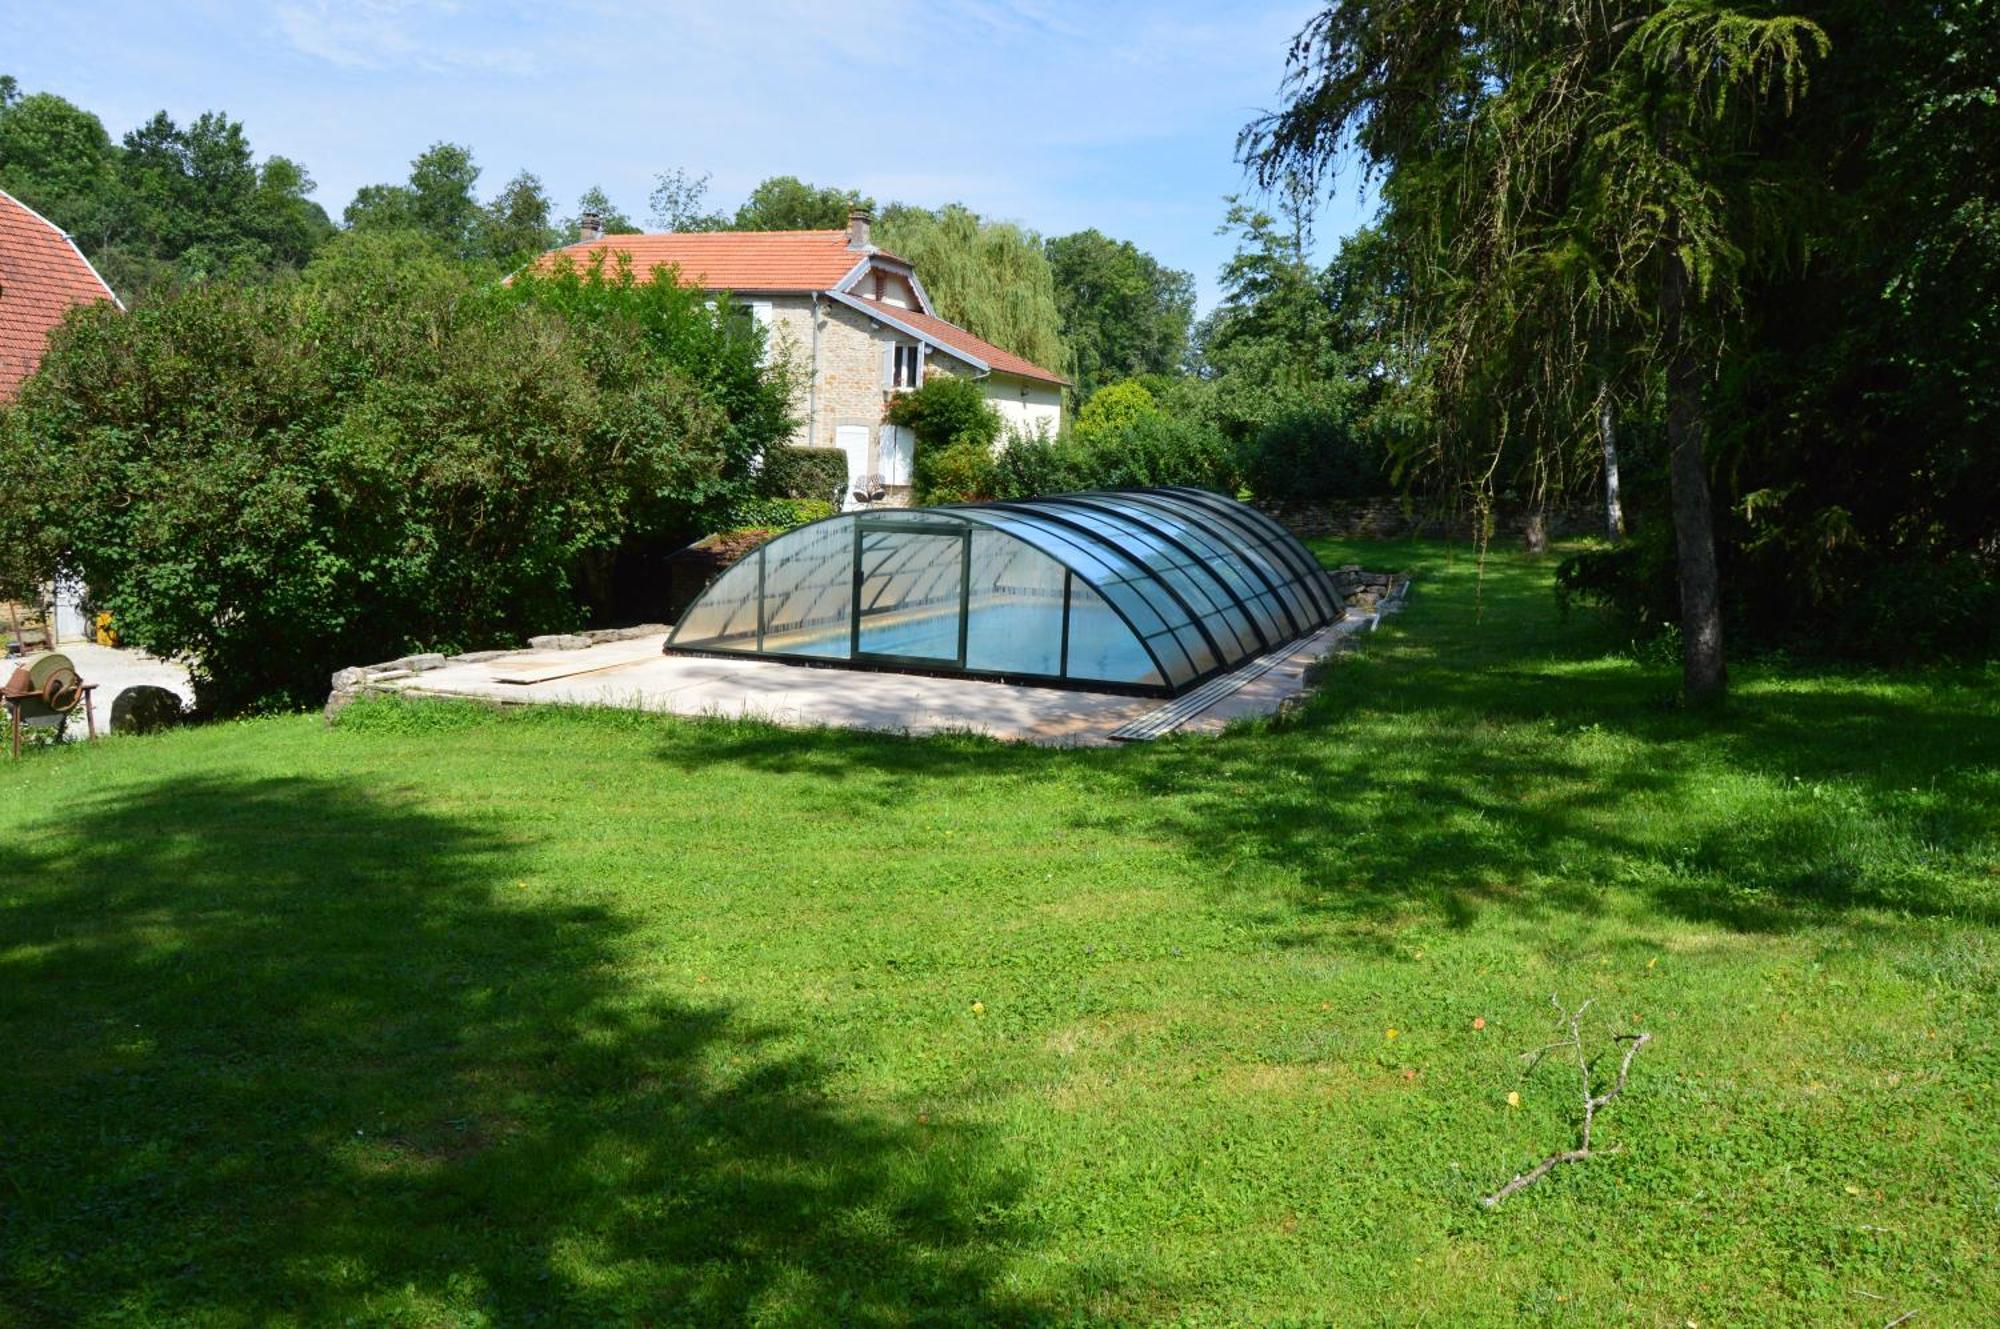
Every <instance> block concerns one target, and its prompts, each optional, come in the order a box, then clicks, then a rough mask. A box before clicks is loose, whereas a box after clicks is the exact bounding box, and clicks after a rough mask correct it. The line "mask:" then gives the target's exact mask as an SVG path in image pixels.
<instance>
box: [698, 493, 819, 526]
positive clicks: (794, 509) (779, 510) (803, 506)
mask: <svg viewBox="0 0 2000 1329" xmlns="http://www.w3.org/2000/svg"><path fill="white" fill-rule="evenodd" d="M832 515H833V504H832V503H831V502H830V501H829V500H827V499H824V498H746V499H744V500H743V501H742V502H740V503H738V504H737V505H736V506H735V507H733V508H731V509H730V510H729V515H728V517H727V519H726V520H725V521H724V523H723V524H724V525H725V526H726V527H727V528H728V529H730V530H732V531H770V532H772V533H774V534H775V533H777V532H779V531H789V530H791V529H793V528H794V527H797V526H803V525H805V524H806V523H807V522H809V521H818V520H819V519H820V518H822V517H831V516H832Z"/></svg>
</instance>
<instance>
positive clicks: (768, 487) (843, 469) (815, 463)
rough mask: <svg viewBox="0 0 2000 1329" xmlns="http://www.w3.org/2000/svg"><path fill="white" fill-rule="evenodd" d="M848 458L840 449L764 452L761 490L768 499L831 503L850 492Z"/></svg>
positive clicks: (759, 476)
mask: <svg viewBox="0 0 2000 1329" xmlns="http://www.w3.org/2000/svg"><path fill="white" fill-rule="evenodd" d="M847 478H848V476H847V454H846V453H845V452H842V451H841V450H840V449H839V448H798V447H793V446H791V445H790V444H779V445H777V446H775V447H771V448H766V449H765V450H764V464H763V465H762V466H761V467H760V468H759V469H758V471H757V489H758V491H759V492H760V493H762V494H763V495H764V496H765V497H767V498H817V499H826V500H828V501H831V500H832V498H833V496H834V495H835V494H838V493H842V492H844V491H845V490H846V488H847Z"/></svg>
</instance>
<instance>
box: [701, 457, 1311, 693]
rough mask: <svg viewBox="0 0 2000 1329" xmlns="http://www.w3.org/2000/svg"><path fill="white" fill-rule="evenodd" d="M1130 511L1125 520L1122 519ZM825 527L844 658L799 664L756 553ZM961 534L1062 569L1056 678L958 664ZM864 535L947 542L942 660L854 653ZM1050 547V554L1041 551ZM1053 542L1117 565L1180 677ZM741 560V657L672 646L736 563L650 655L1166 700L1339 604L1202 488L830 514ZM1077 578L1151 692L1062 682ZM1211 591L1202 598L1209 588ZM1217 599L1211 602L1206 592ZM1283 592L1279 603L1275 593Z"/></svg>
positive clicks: (1281, 535) (1304, 564) (1267, 648)
mask: <svg viewBox="0 0 2000 1329" xmlns="http://www.w3.org/2000/svg"><path fill="white" fill-rule="evenodd" d="M1134 508H1136V509H1138V511H1134V510H1133V509H1134ZM985 512H992V513H994V514H996V515H999V514H1006V515H1008V516H1011V517H1014V518H1019V519H1027V521H1028V522H1031V523H1046V528H1044V529H1043V530H1042V531H1041V532H1040V534H1041V536H1042V540H1041V541H1037V540H1036V539H1033V538H1029V537H1030V536H1032V535H1034V534H1036V531H1035V528H1034V527H1033V526H1032V525H1027V526H1024V525H1022V524H1021V523H1019V522H1013V521H1005V520H999V521H996V520H990V519H987V518H984V517H983V516H982V515H981V514H982V513H985ZM1081 514H1089V515H1091V516H1092V517H1095V518H1097V519H1098V520H1099V522H1100V523H1101V524H1103V525H1108V526H1113V527H1130V528H1132V529H1133V530H1134V531H1136V532H1143V533H1144V535H1145V536H1146V538H1147V539H1149V540H1150V541H1152V542H1153V543H1155V544H1156V545H1158V546H1159V547H1160V548H1162V549H1166V550H1171V551H1174V552H1175V553H1178V554H1179V555H1180V557H1181V558H1183V559H1185V560H1187V561H1186V564H1185V565H1184V566H1180V567H1173V568H1163V567H1155V566H1153V565H1152V564H1151V563H1149V562H1148V561H1147V560H1146V559H1145V558H1143V557H1141V556H1140V555H1139V553H1138V552H1137V551H1134V550H1131V549H1127V548H1125V547H1123V546H1121V545H1120V544H1119V542H1118V541H1117V539H1116V538H1114V537H1113V536H1112V535H1109V534H1106V533H1105V532H1104V531H1102V530H1099V529H1096V528H1095V527H1094V526H1093V525H1092V524H1090V523H1087V522H1084V521H1080V520H1078V517H1079V515H1081ZM837 521H845V522H850V523H852V525H853V528H854V534H853V545H852V548H851V553H850V558H851V567H850V569H849V572H850V588H849V600H848V655H847V657H846V658H845V659H843V658H840V657H838V656H824V655H805V654H801V653H795V652H789V651H772V650H769V649H767V648H766V644H765V643H766V636H767V627H768V605H767V603H766V602H767V600H768V575H767V560H766V557H765V555H766V551H767V550H768V549H769V548H770V546H771V545H772V544H773V543H774V542H775V541H776V540H781V539H786V538H788V537H791V536H794V535H796V534H797V533H798V532H799V531H803V530H806V529H808V528H809V527H811V526H819V525H824V524H826V523H829V522H837ZM975 529H979V530H989V531H993V532H995V533H996V534H999V535H1002V536H1006V537H1008V538H1010V539H1013V540H1017V541H1019V542H1020V543H1021V544H1023V545H1026V546H1027V547H1028V548H1029V549H1032V550H1034V551H1035V552H1037V553H1039V554H1041V555H1043V556H1044V557H1046V558H1050V559H1053V560H1054V561H1055V562H1056V563H1057V564H1059V565H1060V566H1061V567H1062V569H1063V594H1062V639H1061V643H1060V647H1059V651H1058V656H1057V661H1058V663H1057V668H1058V670H1059V673H1057V674H1054V675H1049V674H1039V673H1017V672H1011V671H1001V670H987V669H971V668H968V667H967V665H966V660H967V649H968V644H969V642H968V639H969V634H970V630H971V598H972V536H973V532H974V530H975ZM872 534H907V535H923V536H931V537H933V538H942V539H952V538H956V539H957V540H958V541H959V558H958V641H957V656H956V659H951V658H947V657H943V656H907V655H898V654H893V653H888V652H872V651H863V650H862V649H861V618H862V614H861V594H862V586H863V582H864V565H863V553H864V540H865V538H866V537H867V536H868V535H872ZM1196 535H1198V536H1199V540H1198V541H1196V540H1195V539H1194V537H1195V536H1196ZM1051 541H1053V544H1054V547H1051V546H1050V544H1049V543H1047V542H1051ZM1065 543H1067V544H1071V545H1074V546H1075V547H1076V548H1078V549H1079V550H1085V551H1089V552H1090V553H1091V554H1092V555H1094V556H1095V557H1096V558H1097V559H1098V561H1099V562H1101V563H1103V564H1104V565H1105V566H1106V567H1107V568H1110V569H1114V570H1117V569H1130V571H1129V572H1125V571H1120V572H1119V573H1118V576H1117V580H1118V581H1119V582H1120V583H1121V584H1125V585H1128V586H1130V587H1131V592H1132V594H1133V595H1134V596H1135V597H1136V599H1137V600H1138V601H1139V602H1142V603H1144V604H1146V605H1147V606H1148V609H1149V611H1150V612H1151V613H1152V614H1153V615H1154V616H1157V617H1158V618H1159V619H1160V621H1161V623H1162V628H1161V630H1160V631H1159V632H1158V633H1157V634H1156V635H1158V636H1161V637H1164V638H1167V639H1169V640H1172V641H1173V642H1174V648H1175V650H1177V651H1178V652H1180V654H1181V655H1182V656H1184V657H1187V658H1186V664H1187V665H1188V666H1189V667H1190V669H1191V670H1192V673H1191V674H1190V676H1189V677H1188V678H1187V679H1185V680H1184V681H1182V682H1180V683H1175V682H1173V681H1172V679H1173V674H1172V672H1171V671H1170V670H1169V669H1168V668H1167V665H1166V661H1165V659H1164V658H1163V657H1162V654H1161V651H1160V650H1159V649H1156V648H1155V646H1154V643H1153V642H1151V641H1149V640H1148V639H1147V634H1145V633H1143V632H1141V631H1140V630H1139V627H1138V624H1137V623H1136V622H1135V621H1134V620H1133V618H1132V615H1131V614H1130V613H1128V612H1126V610H1125V609H1124V608H1123V607H1121V606H1120V605H1119V603H1118V602H1117V600H1116V599H1114V598H1113V597H1112V596H1110V595H1107V594H1106V593H1105V590H1104V586H1103V585H1100V584H1099V582H1098V581H1097V580H1094V579H1093V578H1091V577H1089V576H1086V575H1084V574H1083V573H1082V572H1079V571H1078V570H1077V568H1076V567H1075V566H1074V565H1073V564H1072V562H1071V561H1070V558H1068V557H1065V556H1064V554H1063V552H1062V550H1061V547H1060V546H1061V545H1062V544H1065ZM1197 544H1205V545H1207V546H1211V547H1212V548H1213V550H1214V551H1219V552H1226V553H1229V554H1231V555H1232V556H1233V557H1234V560H1235V563H1236V565H1237V566H1238V567H1239V568H1240V569H1242V570H1243V571H1244V572H1247V573H1248V575H1249V578H1250V579H1251V580H1252V581H1253V582H1254V583H1256V584H1261V586H1262V587H1263V590H1262V591H1261V592H1258V593H1255V594H1252V595H1251V596H1250V597H1249V598H1247V599H1246V598H1245V596H1244V595H1243V594H1240V593H1239V592H1238V590H1237V589H1236V587H1234V586H1232V585H1231V584H1230V579H1229V578H1228V577H1225V576H1223V575H1222V574H1221V573H1220V572H1218V571H1217V570H1216V569H1215V568H1214V567H1213V566H1211V564H1212V562H1213V559H1214V554H1213V553H1204V552H1203V551H1202V549H1200V548H1198V547H1197ZM754 553H755V557H756V559H757V577H756V580H757V589H756V596H757V604H756V615H757V630H756V636H755V640H756V646H755V648H754V649H747V648H736V647H728V646H721V647H718V646H713V645H709V644H699V645H686V646H683V645H678V644H677V642H678V639H679V637H680V632H681V626H682V625H683V624H685V623H686V621H687V615H688V614H690V613H692V612H693V610H694V608H695V607H697V606H699V605H700V604H702V602H703V601H705V600H706V599H707V598H708V595H709V592H710V591H712V590H713V589H714V588H715V586H716V584H717V583H718V582H720V581H721V580H722V578H724V577H726V576H728V575H729V574H730V573H731V572H732V571H734V570H735V568H736V567H737V566H740V564H737V565H732V566H731V567H729V568H725V569H723V570H722V571H721V572H719V573H718V574H716V576H714V577H712V578H710V579H709V582H708V584H707V585H706V586H704V587H703V588H702V591H701V593H700V594H699V595H697V596H696V597H695V598H694V600H693V601H692V602H691V604H690V605H689V608H688V610H687V611H686V612H685V613H683V615H682V620H681V623H680V624H676V625H675V627H674V631H673V632H672V633H671V634H670V635H669V636H668V639H667V644H666V646H665V648H664V649H665V650H666V652H667V653H669V654H677V655H697V656H709V657H715V658H722V659H743V658H745V657H750V658H757V659H766V660H777V661H782V662H785V663H788V664H800V665H807V666H813V667H818V668H834V669H860V670H875V671H881V672H890V673H908V674H919V675H930V676H942V677H967V678H982V679H990V680H994V681H998V682H1007V683H1019V684H1025V685H1029V686H1036V687H1057V688H1068V689H1073V690H1078V691H1093V692H1108V693H1115V694H1121V695H1139V696H1167V697H1173V696H1179V695H1181V694H1183V693H1185V692H1188V691H1190V690H1192V689H1194V688H1197V687H1199V686H1201V685H1202V684H1203V683H1206V682H1208V681H1209V680H1211V679H1213V678H1215V677H1217V676H1218V675H1220V674H1223V673H1226V672H1228V671H1229V670H1231V669H1235V668H1237V667H1239V666H1240V665H1242V664H1243V663H1244V662H1245V661H1247V660H1251V659H1255V658H1257V657H1258V656H1261V655H1265V654H1268V653H1270V652H1271V651H1273V650H1276V649H1278V648H1279V647H1281V646H1285V645H1287V644H1289V643H1291V642H1294V641H1297V640H1298V639H1299V638H1301V637H1304V636H1306V635H1308V634H1309V633H1311V632H1314V631H1317V630H1319V629H1320V628H1323V627H1325V626H1326V625H1327V624H1328V623H1331V622H1333V621H1335V620H1336V619H1338V618H1339V616H1340V613H1341V611H1342V608H1343V606H1342V605H1341V601H1340V597H1339V595H1338V594H1337V593H1336V592H1335V591H1334V589H1333V582H1332V579H1331V577H1330V576H1329V575H1328V573H1327V571H1326V569H1325V568H1323V567H1322V566H1320V564H1319V561H1318V560H1317V559H1316V558H1314V557H1313V556H1312V555H1311V553H1310V552H1308V551H1307V550H1306V549H1305V547H1304V546H1303V545H1301V544H1300V543H1299V542H1298V540H1297V538H1296V537H1295V536H1293V535H1292V534H1291V533H1290V532H1289V531H1286V530H1285V529H1284V527H1282V526H1280V525H1279V524H1278V523H1277V522H1275V521H1273V520H1272V519H1271V518H1270V517H1268V516H1266V515H1265V514H1264V513H1261V512H1258V511H1257V510H1256V509H1255V508H1252V507H1249V506H1248V505H1247V504H1243V503H1238V502H1235V501H1233V500H1231V499H1227V498H1224V497H1223V496H1222V495H1220V494H1212V493H1209V492H1208V491H1206V490H1202V489H1192V488H1187V487H1182V486H1173V487H1162V488H1157V489H1129V490H1106V491H1101V492H1087V493H1076V494H1053V495H1050V496H1048V497H1047V498H1038V499H1028V500H1022V501H1018V502H1002V503H981V504H963V505H953V506H947V507H938V508H924V509H920V510H917V511H913V512H908V513H903V512H897V513H890V512H847V513H837V514H835V515H833V516H831V517H825V518H822V519H820V521H818V522H812V523H808V524H807V526H801V527H796V528H794V529H793V530H791V531H786V532H784V533H783V534H782V535H779V536H775V537H773V539H772V540H767V541H765V542H764V543H763V544H761V545H759V546H758V547H757V548H756V550H755V551H754ZM1281 573H1289V574H1290V576H1289V578H1288V579H1287V580H1284V581H1278V580H1274V576H1275V575H1277V574H1281ZM1176 574H1178V576H1182V577H1186V578H1187V580H1188V583H1189V584H1190V586H1192V587H1195V588H1199V589H1200V591H1201V593H1202V594H1203V596H1204V597H1205V598H1206V599H1207V600H1208V601H1209V602H1210V603H1211V604H1212V605H1213V606H1215V608H1213V609H1211V610H1210V611H1209V612H1210V613H1211V614H1219V613H1223V612H1224V611H1225V610H1228V609H1232V608H1233V609H1234V611H1235V615H1236V617H1237V618H1239V619H1240V620H1241V621H1242V622H1243V623H1247V624H1248V625H1249V628H1250V634H1251V636H1253V637H1254V638H1255V639H1256V641H1257V642H1258V643H1259V649H1258V650H1255V651H1250V652H1247V653H1243V652H1241V651H1240V649H1239V650H1236V651H1232V650H1225V649H1224V648H1223V645H1222V643H1221V642H1220V641H1219V640H1217V637H1216V634H1215V633H1214V632H1213V631H1211V630H1210V627H1209V625H1208V624H1207V623H1205V622H1204V621H1203V618H1204V615H1203V614H1202V613H1200V612H1197V611H1196V609H1195V607H1194V606H1193V605H1192V604H1191V603H1189V600H1188V597H1187V596H1186V595H1184V594H1183V593H1182V592H1181V590H1180V589H1179V588H1177V587H1176V586H1175V585H1174V581H1175V579H1176ZM1078 583H1081V584H1082V585H1083V586H1085V587H1086V588H1087V589H1089V590H1090V591H1091V592H1092V593H1093V594H1095V595H1096V596H1097V598H1098V599H1099V600H1100V601H1102V602H1103V604H1104V605H1105V607H1106V608H1107V609H1109V610H1110V611H1111V612H1112V613H1113V614H1115V615H1116V616H1117V618H1118V620H1119V621H1120V622H1121V623H1123V624H1124V625H1125V628H1126V630H1127V631H1128V632H1130V633H1131V634H1132V639H1133V640H1134V641H1135V642H1137V643H1138V646H1139V648H1140V649H1141V650H1142V651H1144V652H1145V655H1146V658H1147V659H1148V660H1149V661H1150V662H1151V663H1152V667H1153V671H1154V673H1155V675H1156V676H1157V677H1158V678H1159V679H1160V683H1159V684H1150V683H1120V682H1115V681H1110V680H1104V679H1086V678H1072V677H1070V676H1069V666H1070V659H1069V656H1070V629H1071V624H1070V617H1071V610H1072V605H1073V598H1074V590H1075V587H1076V585H1077V584H1078ZM1211 583H1212V584H1213V587H1214V589H1211V588H1210V584H1211ZM1149 588H1151V589H1149ZM1217 591H1219V592H1220V594H1217V593H1216V592H1217ZM1288 591H1289V592H1290V594H1287V592H1288ZM1264 595H1268V596H1269V598H1270V601H1271V603H1272V605H1273V606H1274V607H1275V608H1276V610H1277V611H1278V612H1277V615H1269V617H1271V618H1272V619H1273V621H1272V622H1271V624H1269V625H1268V626H1269V627H1270V628H1272V629H1277V628H1279V627H1280V626H1289V627H1290V628H1291V634H1290V635H1289V636H1284V637H1281V638H1278V639H1275V640H1274V639H1273V638H1272V635H1271V632H1270V631H1267V625H1266V624H1265V623H1263V622H1261V621H1260V620H1259V616H1258V611H1257V609H1256V608H1255V606H1254V605H1253V603H1252V601H1253V600H1255V599H1257V598H1260V596H1264ZM1168 605H1171V606H1172V608H1173V609H1174V610H1175V611H1177V612H1178V613H1179V614H1180V615H1181V616H1182V620H1183V621H1182V622H1179V623H1177V622H1175V621H1173V620H1172V619H1170V618H1169V617H1168V615H1167V614H1166V613H1165V612H1163V611H1164V610H1165V609H1166V608H1167V607H1168ZM1278 615H1282V617H1283V619H1284V624H1283V625H1280V624H1279V623H1277V622H1276V618H1277V616H1278ZM1183 626H1187V627H1192V628H1193V629H1194V631H1195V633H1196V634H1198V635H1199V636H1200V638H1201V639H1202V641H1203V642H1205V643H1206V644H1207V647H1208V650H1209V652H1210V654H1211V657H1212V658H1213V660H1214V661H1215V663H1214V664H1213V665H1212V666H1211V667H1209V668H1207V669H1193V666H1194V663H1195V662H1194V660H1193V658H1192V656H1191V654H1190V653H1189V651H1188V647H1187V645H1186V644H1185V643H1183V642H1182V640H1181V629H1182V628H1183ZM1229 631H1230V634H1231V636H1232V637H1234V638H1235V639H1236V642H1235V645H1236V646H1237V647H1238V648H1240V647H1242V646H1245V645H1247V644H1248V643H1247V642H1245V641H1244V640H1243V639H1242V638H1243V634H1242V633H1241V632H1239V631H1238V630H1237V629H1236V627H1235V626H1234V624H1232V625H1231V626H1230V629H1229ZM711 640H712V639H711Z"/></svg>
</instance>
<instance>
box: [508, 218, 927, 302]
mask: <svg viewBox="0 0 2000 1329" xmlns="http://www.w3.org/2000/svg"><path fill="white" fill-rule="evenodd" d="M870 252H871V251H866V250H860V249H849V248H848V247H847V232H846V231H675V232H669V233H668V234H665V235H607V236H605V237H604V238H602V239H600V240H587V241H585V242H584V243H582V244H575V245H569V246H566V247H565V248H562V249H555V250H551V251H549V252H548V253H546V254H544V255H542V256H541V258H540V259H538V260H537V261H536V264H535V266H536V267H537V268H540V269H541V270H542V271H544V272H546V271H548V270H549V269H550V268H552V267H554V266H555V265H556V263H557V262H559V261H560V260H562V259H563V258H568V259H569V260H570V261H571V262H572V263H574V264H576V266H577V267H578V268H579V269H581V268H584V267H586V266H588V265H589V263H590V261H591V258H592V257H593V256H594V255H597V254H603V255H604V261H605V262H606V263H607V264H610V263H615V262H617V259H618V255H620V254H630V255H631V256H632V271H633V272H634V273H635V274H637V275H638V276H640V277H645V276H647V275H649V274H651V272H652V271H653V269H654V268H657V267H660V266H661V265H663V264H667V265H671V266H673V267H677V268H679V269H680V270H681V280H682V281H684V282H687V283H688V284H690V285H693V286H703V287H706V288H708V289H710V290H716V291H830V290H832V289H833V288H834V287H836V286H838V285H839V284H840V279H841V278H843V277H845V276H846V275H847V274H848V273H850V272H852V271H853V270H854V268H855V265H857V264H859V263H861V262H863V261H864V260H866V259H867V258H868V257H869V253H870ZM873 252H876V253H879V252H880V251H873ZM882 256H883V257H885V258H894V257H895V256H894V255H889V254H885V255H882ZM896 261H897V262H901V261H902V260H900V259H897V260H896Z"/></svg>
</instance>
